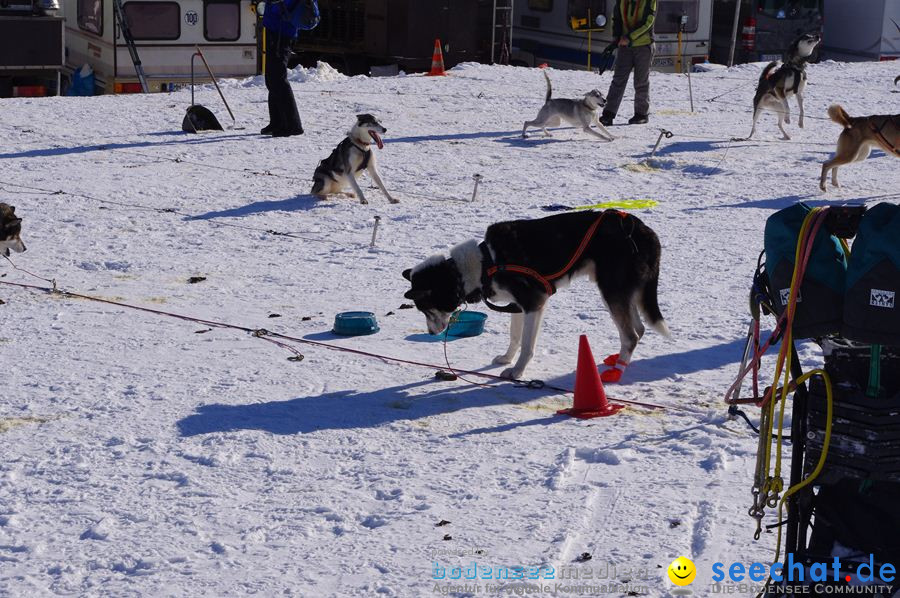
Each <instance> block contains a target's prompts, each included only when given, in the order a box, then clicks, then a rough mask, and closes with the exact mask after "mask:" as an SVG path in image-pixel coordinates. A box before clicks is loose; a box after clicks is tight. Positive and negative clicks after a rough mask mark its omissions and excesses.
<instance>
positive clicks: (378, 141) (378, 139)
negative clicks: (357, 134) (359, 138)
mask: <svg viewBox="0 0 900 598" xmlns="http://www.w3.org/2000/svg"><path fill="white" fill-rule="evenodd" d="M369 135H370V136H371V137H372V139H374V140H375V145H377V146H378V149H384V142H383V141H382V140H381V137H379V136H378V133H376V132H375V131H372V130H371V129H370V130H369Z"/></svg>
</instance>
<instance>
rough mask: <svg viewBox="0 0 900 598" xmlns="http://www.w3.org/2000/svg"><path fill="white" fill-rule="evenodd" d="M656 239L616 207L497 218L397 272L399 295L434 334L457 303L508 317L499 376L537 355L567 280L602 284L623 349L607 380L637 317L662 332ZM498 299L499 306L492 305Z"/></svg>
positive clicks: (625, 356) (622, 362)
mask: <svg viewBox="0 0 900 598" xmlns="http://www.w3.org/2000/svg"><path fill="white" fill-rule="evenodd" d="M660 253H661V249H660V244H659V238H658V237H657V236H656V233H654V232H653V230H651V229H650V227H648V226H647V225H646V224H644V223H643V222H641V221H640V220H639V219H638V218H637V217H635V216H632V215H630V214H626V213H624V212H619V211H617V210H605V211H603V212H594V211H580V212H572V213H567V214H558V215H555V216H548V217H547V218H541V219H538V220H514V221H510V222H498V223H496V224H492V225H491V226H489V227H488V229H487V232H486V233H485V237H484V241H482V242H480V243H479V242H478V241H475V240H471V241H467V242H465V243H462V244H460V245H457V246H456V247H454V248H453V249H451V250H450V257H449V258H448V257H445V256H442V255H436V256H432V257H430V258H428V259H427V260H425V261H424V262H422V263H420V264H419V265H417V266H416V267H414V268H410V269H408V270H405V271H404V272H403V277H404V278H406V279H407V280H409V281H410V282H411V283H412V288H411V289H410V290H409V291H407V292H406V294H405V295H404V296H405V297H406V298H407V299H412V300H413V301H414V302H415V304H416V307H417V308H418V309H419V311H421V312H422V313H424V314H425V320H426V324H427V327H428V332H429V333H431V334H438V333H440V332H441V331H443V330H444V329H445V328H446V327H447V325H448V324H449V322H450V317H451V316H452V315H453V312H454V311H456V309H457V308H458V307H459V306H460V305H462V304H464V303H474V302H477V301H484V302H485V304H486V305H487V306H488V307H489V308H491V309H493V310H495V311H501V312H506V313H511V314H512V322H511V324H510V335H509V336H510V339H509V347H508V348H507V350H506V352H505V353H503V354H501V355H498V356H497V357H496V358H495V359H494V363H495V364H510V363H512V362H513V358H514V357H515V356H516V354H517V353H518V355H519V357H518V359H517V360H516V363H515V364H514V365H513V366H512V367H510V368H507V369H506V370H504V371H503V373H502V374H501V375H502V376H504V377H506V378H521V377H522V374H523V373H524V372H525V368H526V367H527V366H528V362H529V361H531V358H532V356H533V355H534V347H535V344H536V343H537V337H538V332H539V329H540V325H541V320H542V318H543V315H544V308H545V306H546V303H547V300H548V299H549V298H550V297H551V296H552V295H553V294H555V293H556V291H557V290H559V289H560V288H564V287H566V286H568V284H569V283H570V282H571V280H572V279H573V278H576V277H579V276H587V277H589V278H590V279H591V280H592V281H593V282H594V283H595V284H596V285H597V287H598V288H599V289H600V293H601V295H602V296H603V299H604V300H605V302H606V304H607V306H608V307H609V312H610V315H611V317H612V320H613V322H614V323H615V325H616V328H617V329H618V331H619V340H620V349H619V353H618V354H616V355H611V356H610V357H608V358H607V359H606V360H605V361H604V363H605V364H606V365H608V366H611V367H610V369H609V370H607V371H606V372H604V373H603V381H604V382H615V381H618V380H619V378H621V376H622V372H624V370H625V367H626V366H627V365H628V362H629V361H630V360H631V355H632V353H633V352H634V349H635V347H636V346H637V343H638V341H639V340H640V338H641V337H642V336H643V334H644V325H643V323H642V321H641V316H643V318H644V319H645V320H646V321H647V322H648V323H649V324H650V326H651V327H653V328H654V329H655V330H657V331H658V332H660V333H661V334H663V335H665V336H668V335H669V330H668V327H667V326H666V322H665V320H664V319H663V316H662V314H661V313H660V311H659V305H658V303H657V295H656V289H657V283H658V281H659V259H660ZM498 303H502V304H504V305H498Z"/></svg>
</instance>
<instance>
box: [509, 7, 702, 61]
mask: <svg viewBox="0 0 900 598" xmlns="http://www.w3.org/2000/svg"><path fill="white" fill-rule="evenodd" d="M615 5H616V2H615V0H516V3H515V11H514V15H515V16H514V23H513V36H512V39H513V52H512V62H514V63H516V64H522V65H526V66H536V65H538V64H541V63H543V62H546V63H548V64H549V65H551V66H555V67H562V68H581V69H583V68H586V67H587V60H588V51H587V31H586V29H587V25H588V23H590V25H591V27H590V28H591V29H593V31H592V32H591V37H592V39H591V55H592V56H591V66H592V67H593V68H597V67H598V66H600V63H601V61H602V56H601V53H602V52H603V49H604V48H605V47H606V46H607V45H608V44H609V43H610V42H611V41H612V17H613V10H614V8H615ZM712 12H713V0H657V10H656V24H655V25H654V28H653V30H654V34H653V37H654V38H655V40H656V56H655V58H654V59H653V66H654V68H657V69H659V70H667V71H673V70H678V67H679V66H680V70H681V71H687V70H689V69H690V68H691V64H696V63H699V62H705V61H706V59H707V57H708V56H709V43H710V33H711V29H712ZM598 15H603V16H604V17H605V25H604V26H598V25H597V20H596V19H597V16H598ZM603 20H604V19H601V22H602V21H603ZM682 23H683V29H682ZM679 29H682V36H681V43H682V45H681V52H680V53H679V52H678V32H679ZM679 63H680V64H679Z"/></svg>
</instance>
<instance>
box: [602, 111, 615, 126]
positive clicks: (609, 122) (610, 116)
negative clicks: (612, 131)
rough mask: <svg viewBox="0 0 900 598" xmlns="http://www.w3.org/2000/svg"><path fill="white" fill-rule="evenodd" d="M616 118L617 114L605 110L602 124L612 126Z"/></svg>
mask: <svg viewBox="0 0 900 598" xmlns="http://www.w3.org/2000/svg"><path fill="white" fill-rule="evenodd" d="M615 118H616V115H615V114H610V113H608V112H604V113H603V114H602V115H600V124H601V125H603V126H604V127H611V126H612V124H613V119H615Z"/></svg>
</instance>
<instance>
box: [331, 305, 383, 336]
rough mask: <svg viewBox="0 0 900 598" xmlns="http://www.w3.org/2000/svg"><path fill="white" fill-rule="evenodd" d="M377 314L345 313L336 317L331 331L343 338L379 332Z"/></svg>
mask: <svg viewBox="0 0 900 598" xmlns="http://www.w3.org/2000/svg"><path fill="white" fill-rule="evenodd" d="M378 330H379V328H378V322H377V321H376V320H375V314H373V313H372V312H370V311H345V312H343V313H339V314H338V315H336V316H334V328H332V329H331V331H332V332H333V333H335V334H340V335H342V336H363V335H365V334H375V333H376V332H378Z"/></svg>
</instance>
